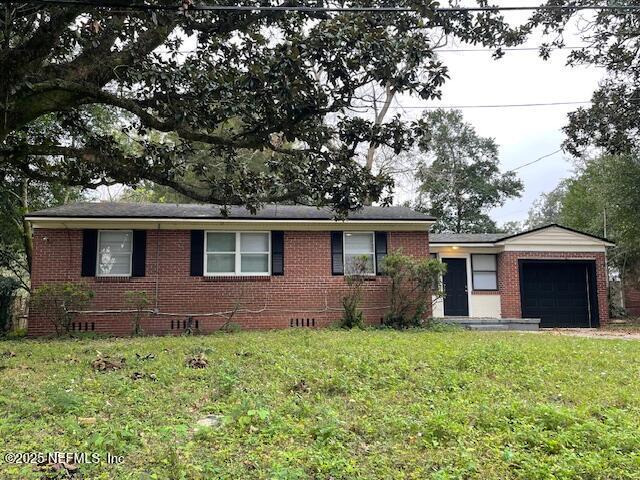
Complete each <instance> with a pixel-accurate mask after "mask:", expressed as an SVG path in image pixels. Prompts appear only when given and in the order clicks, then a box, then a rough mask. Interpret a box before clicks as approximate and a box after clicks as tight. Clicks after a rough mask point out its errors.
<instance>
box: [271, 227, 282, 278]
mask: <svg viewBox="0 0 640 480" xmlns="http://www.w3.org/2000/svg"><path fill="white" fill-rule="evenodd" d="M271 275H284V232H271Z"/></svg>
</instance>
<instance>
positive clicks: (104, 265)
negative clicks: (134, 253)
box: [98, 247, 131, 276]
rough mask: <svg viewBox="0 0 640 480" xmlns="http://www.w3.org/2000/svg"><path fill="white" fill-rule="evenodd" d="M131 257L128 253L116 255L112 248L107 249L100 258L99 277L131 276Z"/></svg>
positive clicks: (101, 253)
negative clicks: (111, 250)
mask: <svg viewBox="0 0 640 480" xmlns="http://www.w3.org/2000/svg"><path fill="white" fill-rule="evenodd" d="M130 268H131V255H129V254H128V253H124V254H123V253H118V254H114V253H111V252H110V247H105V248H104V249H103V250H102V251H101V252H100V255H99V257H98V275H123V276H128V275H130V274H131V271H130Z"/></svg>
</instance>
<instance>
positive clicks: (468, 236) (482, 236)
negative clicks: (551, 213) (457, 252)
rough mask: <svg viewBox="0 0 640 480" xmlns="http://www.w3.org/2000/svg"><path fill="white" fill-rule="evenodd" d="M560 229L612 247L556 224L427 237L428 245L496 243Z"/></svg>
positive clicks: (433, 234)
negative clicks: (521, 229) (514, 230)
mask: <svg viewBox="0 0 640 480" xmlns="http://www.w3.org/2000/svg"><path fill="white" fill-rule="evenodd" d="M552 227H555V228H561V229H563V230H567V231H569V232H573V233H578V234H580V235H584V236H586V237H590V238H593V239H594V240H600V241H602V242H605V243H608V244H610V245H614V244H613V243H612V242H611V241H609V240H607V239H606V238H603V237H598V236H596V235H591V234H589V233H585V232H581V231H580V230H575V229H573V228H569V227H564V226H562V225H558V224H557V223H551V224H549V225H543V226H541V227H537V228H532V229H531V230H525V231H524V232H519V233H432V234H430V235H429V243H434V244H437V243H497V242H501V241H503V240H510V239H512V238H516V237H521V236H522V235H527V234H529V233H535V232H539V231H540V230H545V229H547V228H552Z"/></svg>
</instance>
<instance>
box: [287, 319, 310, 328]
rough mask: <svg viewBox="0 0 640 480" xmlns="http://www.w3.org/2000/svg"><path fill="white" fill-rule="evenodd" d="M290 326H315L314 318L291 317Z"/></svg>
mask: <svg viewBox="0 0 640 480" xmlns="http://www.w3.org/2000/svg"><path fill="white" fill-rule="evenodd" d="M289 326H290V327H315V326H316V319H315V318H291V319H290V320H289Z"/></svg>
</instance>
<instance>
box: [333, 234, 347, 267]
mask: <svg viewBox="0 0 640 480" xmlns="http://www.w3.org/2000/svg"><path fill="white" fill-rule="evenodd" d="M343 248H344V247H343V241H342V232H331V275H344V261H343V258H344V257H343V255H342V253H343Z"/></svg>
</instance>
